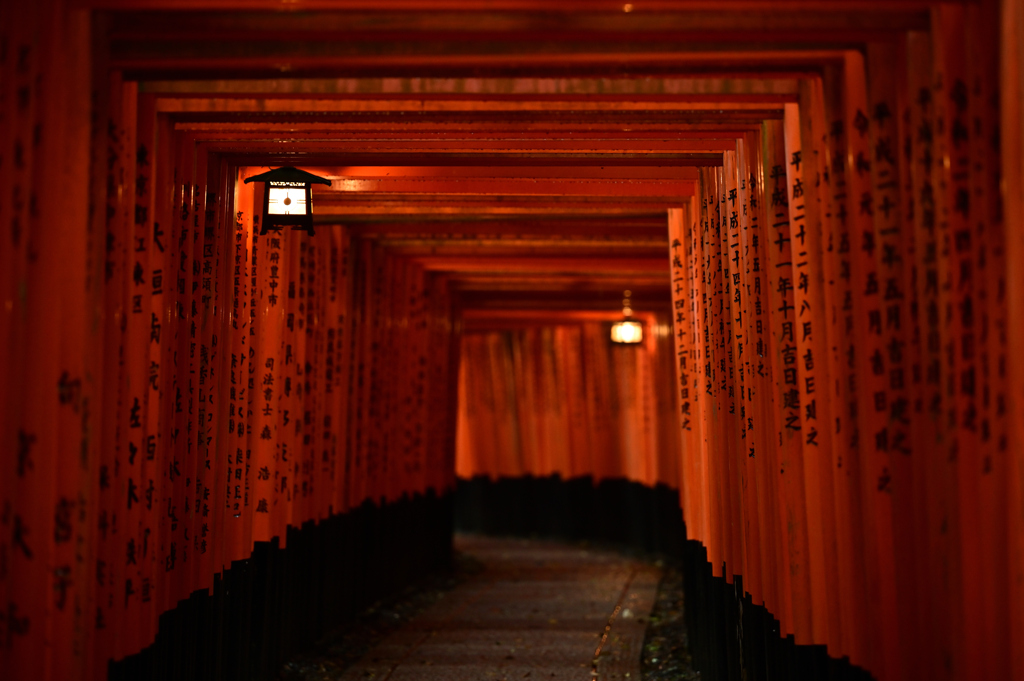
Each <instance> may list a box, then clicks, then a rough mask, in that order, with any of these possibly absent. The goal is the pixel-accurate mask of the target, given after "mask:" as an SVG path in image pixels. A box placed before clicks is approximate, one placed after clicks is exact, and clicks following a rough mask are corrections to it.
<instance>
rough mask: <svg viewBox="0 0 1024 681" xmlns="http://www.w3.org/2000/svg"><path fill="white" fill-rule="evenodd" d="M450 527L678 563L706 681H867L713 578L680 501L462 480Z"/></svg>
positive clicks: (739, 583) (558, 484)
mask: <svg viewBox="0 0 1024 681" xmlns="http://www.w3.org/2000/svg"><path fill="white" fill-rule="evenodd" d="M455 527H456V529H457V530H460V531H464V532H480V533H484V534H497V535H515V536H533V535H536V536H543V537H557V538H562V539H568V540H588V541H596V542H609V543H614V544H619V545H622V546H625V547H628V548H631V549H635V550H640V551H645V552H649V553H658V554H662V555H664V556H667V557H670V558H675V559H679V560H681V562H682V567H683V579H684V590H685V603H686V607H685V613H686V624H687V629H688V632H689V641H688V647H689V651H690V655H691V656H692V658H693V667H694V669H697V670H699V671H700V672H701V678H702V679H704V680H705V681H762V680H764V681H768V680H771V681H871V680H872V678H873V677H872V676H871V675H870V674H868V673H867V672H866V671H864V670H863V669H860V668H859V667H855V666H853V665H852V664H850V663H849V661H847V660H846V659H841V660H837V659H835V658H832V657H829V655H828V653H827V652H826V650H825V647H824V646H806V645H796V644H795V643H794V642H793V638H792V637H791V636H789V637H785V638H783V637H781V636H780V635H779V622H778V620H776V619H775V617H774V616H773V615H772V613H770V612H769V611H768V610H766V609H765V608H764V606H760V605H754V603H753V601H752V600H751V598H750V597H749V596H747V595H745V594H744V592H743V578H742V577H736V578H735V580H734V583H729V582H726V580H725V579H723V578H721V577H715V576H714V575H713V574H712V571H711V564H710V563H708V560H707V551H706V549H705V548H704V546H703V545H701V544H700V543H699V542H697V541H693V540H687V539H686V528H685V526H684V524H683V520H682V513H681V511H680V510H679V502H678V493H677V492H676V490H674V489H671V488H669V487H666V486H662V485H659V486H658V487H654V488H651V487H647V486H645V485H642V484H640V483H636V482H631V481H628V480H621V479H616V480H603V481H601V482H600V483H598V484H597V485H594V483H593V481H592V480H591V478H589V477H585V478H574V479H572V480H562V479H561V478H559V477H557V476H552V477H549V478H533V477H528V476H527V477H523V478H502V479H499V480H490V479H488V478H482V477H481V478H474V479H472V480H459V483H458V487H457V489H456V494H455Z"/></svg>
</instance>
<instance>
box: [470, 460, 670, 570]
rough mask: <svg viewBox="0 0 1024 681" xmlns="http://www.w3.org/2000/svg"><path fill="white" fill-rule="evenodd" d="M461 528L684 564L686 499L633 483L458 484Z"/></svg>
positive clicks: (530, 481) (579, 480)
mask: <svg viewBox="0 0 1024 681" xmlns="http://www.w3.org/2000/svg"><path fill="white" fill-rule="evenodd" d="M455 529H456V530H458V531H460V532H479V533H484V534H494V535H512V536H533V535H536V536H541V537H551V538H559V539H567V540H588V541H594V542H607V543H611V544H619V545H622V546H628V547H630V548H633V549H637V550H640V551H646V552H648V553H658V554H662V555H665V556H670V557H675V558H678V557H680V556H681V555H682V548H683V537H684V531H683V517H682V513H681V512H680V510H679V493H678V492H677V491H676V490H674V489H671V488H669V487H666V486H664V485H658V486H657V487H654V488H651V487H646V486H644V485H641V484H639V483H635V482H631V481H629V480H622V479H614V480H602V481H601V482H600V483H598V484H597V485H595V484H594V483H593V481H592V479H591V478H589V477H582V478H573V479H571V480H562V479H561V478H559V477H558V476H551V477H549V478H534V477H529V476H527V477H522V478H501V479H499V480H496V481H494V480H490V479H488V478H483V477H479V478H473V479H472V480H459V482H458V486H457V488H456V493H455Z"/></svg>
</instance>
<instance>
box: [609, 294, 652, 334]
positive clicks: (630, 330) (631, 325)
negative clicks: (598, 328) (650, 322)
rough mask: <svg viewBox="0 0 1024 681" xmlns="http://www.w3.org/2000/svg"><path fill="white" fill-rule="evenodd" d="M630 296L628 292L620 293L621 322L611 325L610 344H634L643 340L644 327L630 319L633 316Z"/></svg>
mask: <svg viewBox="0 0 1024 681" xmlns="http://www.w3.org/2000/svg"><path fill="white" fill-rule="evenodd" d="M630 294H631V292H630V291H623V292H622V296H623V297H622V321H621V322H615V323H614V324H612V343H622V344H634V343H641V342H643V340H644V325H643V324H641V323H640V322H637V321H633V320H632V319H630V317H632V316H633V306H632V304H630V301H629V296H630Z"/></svg>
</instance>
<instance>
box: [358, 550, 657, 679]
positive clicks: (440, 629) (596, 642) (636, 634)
mask: <svg viewBox="0 0 1024 681" xmlns="http://www.w3.org/2000/svg"><path fill="white" fill-rule="evenodd" d="M456 549H457V550H459V551H463V552H465V553H468V554H469V555H471V556H473V557H474V558H476V559H477V560H479V561H480V562H481V563H482V564H483V565H484V570H483V571H482V572H480V573H479V574H477V575H474V576H473V577H471V578H469V579H468V580H467V581H466V582H465V583H464V584H462V585H460V586H459V587H457V588H456V589H454V590H453V591H451V592H449V593H448V594H446V595H445V597H444V598H443V599H441V601H440V602H438V603H437V604H435V605H433V606H431V607H430V608H428V609H427V610H426V611H424V612H423V613H421V614H420V615H419V616H418V617H416V618H415V619H413V620H412V621H410V622H409V623H408V624H406V625H405V626H404V627H402V628H401V629H399V630H398V631H396V632H394V633H392V634H391V635H390V636H388V637H387V638H385V639H384V640H383V641H382V642H381V643H380V644H379V645H377V646H376V647H375V648H373V649H371V650H370V652H369V653H367V654H366V656H365V657H364V658H363V659H362V660H360V661H359V662H358V663H357V664H355V665H354V666H353V667H350V668H349V669H348V670H347V671H346V673H345V675H344V677H343V678H344V679H346V681H370V680H371V679H372V680H373V681H434V680H437V681H442V680H443V681H461V680H465V681H502V680H505V681H513V680H514V681H520V680H521V679H529V680H530V681H548V680H549V679H575V680H578V681H585V680H592V679H595V678H597V679H602V680H605V679H608V680H611V679H615V680H617V681H621V680H626V679H628V680H629V681H639V680H640V654H641V650H642V647H643V639H644V629H645V627H646V624H647V617H648V615H649V613H650V611H651V607H652V606H653V604H654V599H655V596H656V593H657V586H658V579H659V577H660V573H659V571H658V570H657V569H656V568H655V567H653V566H651V565H649V564H646V563H641V562H637V561H634V560H631V559H629V558H626V557H623V556H620V555H618V554H615V553H610V552H605V551H598V550H592V549H582V548H579V547H573V546H566V545H564V544H557V543H553V542H546V541H535V540H520V539H492V538H485V537H458V538H457V539H456ZM595 653H597V655H596V656H595Z"/></svg>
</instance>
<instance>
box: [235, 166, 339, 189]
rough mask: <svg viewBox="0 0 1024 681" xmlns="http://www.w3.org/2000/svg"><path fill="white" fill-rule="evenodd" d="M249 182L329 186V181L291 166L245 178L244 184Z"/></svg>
mask: <svg viewBox="0 0 1024 681" xmlns="http://www.w3.org/2000/svg"><path fill="white" fill-rule="evenodd" d="M250 182H308V183H309V184H326V185H328V186H330V184H331V181H330V180H328V179H327V178H325V177H320V176H319V175H314V174H313V173H307V172H306V171H305V170H299V169H298V168H293V167H291V166H284V167H283V168H275V169H274V170H270V171H267V172H265V173H260V174H259V175H253V176H252V177H247V178H245V183H246V184H249V183H250Z"/></svg>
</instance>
